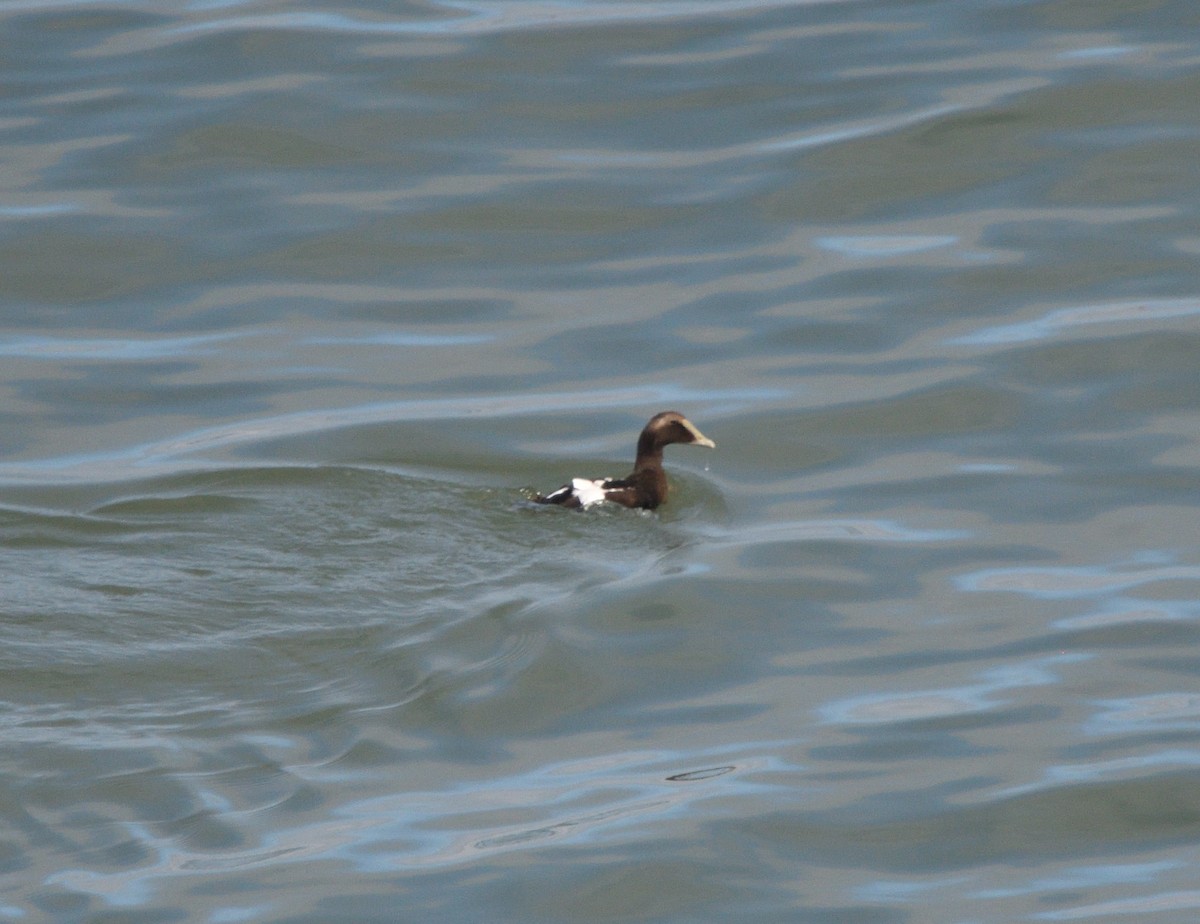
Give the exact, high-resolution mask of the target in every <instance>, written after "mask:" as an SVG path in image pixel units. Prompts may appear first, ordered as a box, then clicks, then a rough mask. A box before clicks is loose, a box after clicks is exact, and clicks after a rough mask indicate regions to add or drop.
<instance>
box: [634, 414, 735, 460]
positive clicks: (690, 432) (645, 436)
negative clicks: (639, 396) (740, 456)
mask: <svg viewBox="0 0 1200 924" xmlns="http://www.w3.org/2000/svg"><path fill="white" fill-rule="evenodd" d="M671 443H683V444H685V445H689V446H707V447H708V448H709V449H712V448H714V447H715V446H716V445H717V444H716V443H714V442H713V441H712V440H710V439H709V438H708V437H707V436H705V435H704V434H703V433H701V432H700V431H699V430H698V429H697V428H696V425H695V424H694V423H692V422H691V421H690V420H688V419H687V418H686V417H684V416H683V415H682V414H680V413H679V412H678V411H663V412H662V413H660V414H655V415H654V416H653V417H651V418H650V422H649V423H648V424H646V426H645V428H644V429H643V430H642V435H641V436H639V437H638V446H637V463H636V464H635V466H634V468H635V469H637V468H641V467H642V463H643V462H647V463H650V462H653V463H655V464H660V465H661V464H662V463H661V460H662V451H663V447H664V446H669V445H670V444H671Z"/></svg>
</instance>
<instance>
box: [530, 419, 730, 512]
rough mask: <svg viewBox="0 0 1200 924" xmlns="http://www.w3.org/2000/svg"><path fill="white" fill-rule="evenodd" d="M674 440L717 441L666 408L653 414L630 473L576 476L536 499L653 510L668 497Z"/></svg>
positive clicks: (697, 443)
mask: <svg viewBox="0 0 1200 924" xmlns="http://www.w3.org/2000/svg"><path fill="white" fill-rule="evenodd" d="M672 443H682V444H684V445H690V446H708V447H709V448H712V447H713V446H715V445H716V444H715V443H713V441H712V440H710V439H709V438H708V437H707V436H705V435H704V434H703V433H701V432H700V431H699V430H697V429H696V426H695V424H693V423H692V422H691V421H690V420H688V419H687V418H686V417H684V416H683V415H682V414H680V413H679V412H678V411H663V412H662V413H660V414H655V415H654V416H653V417H651V418H650V422H649V423H647V424H646V426H645V428H644V429H643V430H642V433H641V435H640V436H639V437H638V444H637V458H636V459H634V462H633V471H632V472H630V473H629V475H627V476H626V477H624V478H599V479H596V480H589V479H584V478H576V479H574V480H573V481H572V482H571V483H570V484H565V485H563V486H562V487H561V488H559V489H558V490H557V491H552V492H551V493H549V494H546V495H538V496H537V497H536V498H534V500H536V501H537V502H538V503H539V504H558V505H559V506H562V507H572V508H580V507H588V506H591V505H592V504H594V503H599V502H601V501H611V502H612V503H614V504H620V505H621V506H623V507H640V508H644V509H646V510H653V509H654V508H655V507H657V506H658V505H659V504H661V503H663V502H664V501H665V500H666V499H667V491H668V485H667V474H666V472H664V471H663V466H662V454H663V448H664V447H666V446H669V445H671V444H672Z"/></svg>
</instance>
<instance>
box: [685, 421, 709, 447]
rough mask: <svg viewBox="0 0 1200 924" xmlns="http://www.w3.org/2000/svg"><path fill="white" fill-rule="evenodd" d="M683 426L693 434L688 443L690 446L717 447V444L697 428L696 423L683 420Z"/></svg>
mask: <svg viewBox="0 0 1200 924" xmlns="http://www.w3.org/2000/svg"><path fill="white" fill-rule="evenodd" d="M683 426H684V427H685V428H686V429H687V432H688V433H690V434H692V441H691V442H690V443H688V445H689V446H707V447H708V448H709V449H716V448H717V444H716V443H714V442H713V441H712V440H710V439H709V438H708V437H707V436H705V435H704V434H703V433H701V432H700V431H699V430H697V429H696V425H695V424H694V423H692V422H691V421H690V420H685V421H683Z"/></svg>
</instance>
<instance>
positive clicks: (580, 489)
mask: <svg viewBox="0 0 1200 924" xmlns="http://www.w3.org/2000/svg"><path fill="white" fill-rule="evenodd" d="M571 488H572V489H573V490H574V491H575V496H576V497H578V498H579V503H580V504H582V505H583V506H584V507H590V506H592V504H598V503H600V502H601V501H603V500H604V481H603V480H601V481H592V480H590V479H588V478H572V479H571Z"/></svg>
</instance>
